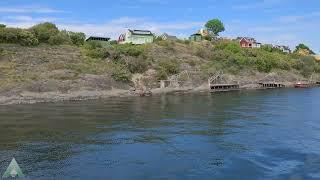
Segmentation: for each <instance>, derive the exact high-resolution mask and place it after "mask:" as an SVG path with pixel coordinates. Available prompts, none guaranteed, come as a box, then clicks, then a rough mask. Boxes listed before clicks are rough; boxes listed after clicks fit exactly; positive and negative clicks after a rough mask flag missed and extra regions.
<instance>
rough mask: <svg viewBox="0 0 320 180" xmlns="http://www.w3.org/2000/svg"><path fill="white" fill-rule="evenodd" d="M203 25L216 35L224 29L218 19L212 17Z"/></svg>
mask: <svg viewBox="0 0 320 180" xmlns="http://www.w3.org/2000/svg"><path fill="white" fill-rule="evenodd" d="M205 27H206V28H207V30H208V31H209V32H210V33H211V34H212V35H214V36H218V35H219V33H220V32H223V31H225V28H224V25H223V23H222V22H221V21H220V20H219V19H212V20H210V21H208V22H207V23H206V25H205Z"/></svg>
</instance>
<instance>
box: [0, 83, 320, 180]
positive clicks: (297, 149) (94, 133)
mask: <svg viewBox="0 0 320 180" xmlns="http://www.w3.org/2000/svg"><path fill="white" fill-rule="evenodd" d="M319 97H320V91H319V90H318V89H308V90H303V91H302V90H294V89H282V90H272V91H263V90H262V91H240V92H228V93H215V94H207V93H204V94H200V95H199V94H186V95H166V96H154V97H145V98H140V97H129V98H109V99H105V100H98V101H83V102H68V103H55V104H34V105H12V106H3V107H1V109H0V119H1V121H0V133H1V136H0V173H1V172H2V171H3V169H5V166H6V165H7V164H8V163H9V161H10V160H11V158H12V157H15V158H16V159H17V160H18V162H19V163H20V164H21V166H22V167H24V171H25V172H26V174H28V175H29V176H30V177H33V178H44V177H45V175H49V176H50V177H57V178H62V177H69V178H68V179H79V178H80V179H92V178H98V179H99V178H102V177H110V178H111V179H128V178H129V179H141V178H142V179H143V178H147V179H152V178H156V179H168V178H169V179H174V178H175V179H194V178H199V177H200V178H204V179H207V178H210V177H216V178H218V179H219V178H223V177H224V178H230V179H234V178H235V177H239V176H240V177H250V178H253V179H254V178H256V177H269V178H270V177H280V175H281V176H282V177H290V176H292V174H294V173H298V174H299V173H300V174H302V175H303V176H302V177H312V176H315V177H316V176H317V175H316V174H314V171H312V173H311V172H309V171H308V170H307V168H305V164H306V163H305V159H308V157H309V156H310V155H311V156H313V157H314V156H317V155H318V154H319V153H318V152H316V149H318V148H319V147H320V144H318V143H316V144H314V143H315V142H318V141H317V140H319V139H320V135H318V133H317V134H316V132H318V130H319V129H320V125H318V124H317V123H315V121H316V119H317V117H318V116H319V112H318V111H313V110H315V109H317V108H316V106H317V107H319V105H320V104H319V101H315V100H314V99H316V98H319ZM308 112H309V113H308ZM310 112H311V113H310ZM301 118H304V121H302V119H301ZM306 148H308V151H306ZM278 150H279V151H280V150H281V151H282V152H287V153H288V154H291V155H292V156H289V157H287V158H286V159H282V160H281V159H280V160H279V158H280V157H281V156H282V155H281V154H275V153H274V152H277V151H278ZM277 165H278V168H283V167H285V166H290V168H291V169H289V170H288V171H287V172H286V173H284V172H285V171H276V170H275V169H273V167H274V166H277ZM314 166H316V165H314ZM299 167H300V169H304V170H303V171H298V170H297V168H299ZM313 168H314V167H313ZM248 171H250V173H248ZM123 172H126V173H123ZM231 172H237V173H238V175H239V176H236V175H237V174H234V173H231ZM229 173H231V174H233V175H230V174H229ZM281 173H282V174H281ZM310 173H311V175H310ZM227 174H228V175H227Z"/></svg>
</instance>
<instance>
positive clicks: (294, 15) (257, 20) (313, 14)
mask: <svg viewBox="0 0 320 180" xmlns="http://www.w3.org/2000/svg"><path fill="white" fill-rule="evenodd" d="M215 18H218V19H220V20H221V21H222V22H223V23H224V25H225V28H226V31H225V32H223V33H221V36H223V37H237V36H250V37H254V38H256V39H257V40H258V41H259V42H261V43H267V44H278V45H288V46H290V47H291V48H294V47H295V46H296V45H297V44H299V43H305V44H306V45H308V46H309V47H311V49H312V50H313V51H315V52H316V53H320V21H319V19H320V0H304V1H302V0H251V1H250V2H249V1H244V0H202V1H194V0H113V1H110V0H91V1H88V0H1V1H0V23H1V24H6V25H7V26H10V27H23V28H28V27H31V26H32V25H34V24H37V23H41V22H53V23H55V24H57V26H58V27H59V28H60V29H66V30H71V31H77V32H84V33H86V34H87V36H90V35H95V36H107V37H111V38H113V39H117V38H118V36H119V35H120V34H121V33H123V32H125V30H126V29H128V28H130V29H145V30H151V31H153V32H154V33H156V34H161V33H164V32H166V33H169V34H171V35H176V36H178V37H181V38H186V37H188V36H189V35H190V34H192V33H195V32H196V31H197V30H199V29H201V28H202V27H203V26H204V24H205V23H206V22H207V21H208V20H210V19H215Z"/></svg>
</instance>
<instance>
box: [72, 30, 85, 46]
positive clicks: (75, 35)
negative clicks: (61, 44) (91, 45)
mask: <svg viewBox="0 0 320 180" xmlns="http://www.w3.org/2000/svg"><path fill="white" fill-rule="evenodd" d="M68 34H69V36H70V39H71V42H72V44H73V45H76V46H82V45H83V44H84V42H85V40H86V35H85V34H84V33H79V32H68Z"/></svg>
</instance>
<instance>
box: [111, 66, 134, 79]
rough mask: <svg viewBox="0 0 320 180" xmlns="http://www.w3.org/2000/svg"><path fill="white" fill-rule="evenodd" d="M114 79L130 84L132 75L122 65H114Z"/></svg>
mask: <svg viewBox="0 0 320 180" xmlns="http://www.w3.org/2000/svg"><path fill="white" fill-rule="evenodd" d="M111 76H112V78H113V79H114V80H116V81H122V82H130V79H131V74H130V72H129V71H128V69H127V68H126V67H125V66H124V65H122V64H114V67H113V71H112V75H111Z"/></svg>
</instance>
